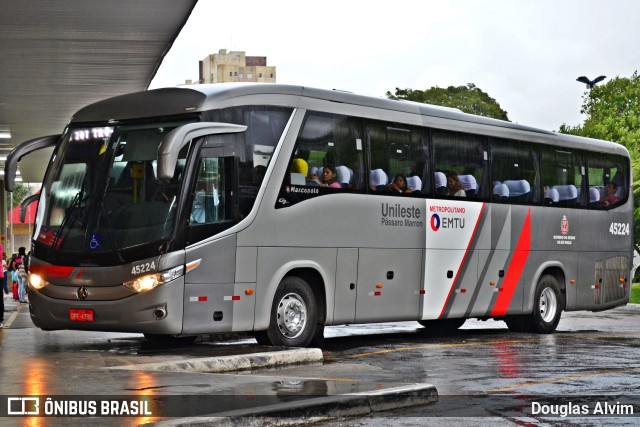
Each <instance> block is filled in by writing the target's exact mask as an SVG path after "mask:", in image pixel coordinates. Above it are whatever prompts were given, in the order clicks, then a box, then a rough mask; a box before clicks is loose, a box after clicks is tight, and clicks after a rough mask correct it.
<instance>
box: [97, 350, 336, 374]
mask: <svg viewBox="0 0 640 427" xmlns="http://www.w3.org/2000/svg"><path fill="white" fill-rule="evenodd" d="M323 360H324V358H323V356H322V350H320V349H319V348H298V349H292V350H282V351H274V352H268V353H253V354H240V355H235V356H219V357H208V358H202V359H187V360H178V361H171V362H157V363H144V364H140V365H129V366H117V367H109V368H106V369H126V370H144V371H164V372H198V373H203V372H206V373H222V372H232V371H244V370H250V369H260V368H273V367H278V366H284V365H293V364H302V363H313V362H322V361H323Z"/></svg>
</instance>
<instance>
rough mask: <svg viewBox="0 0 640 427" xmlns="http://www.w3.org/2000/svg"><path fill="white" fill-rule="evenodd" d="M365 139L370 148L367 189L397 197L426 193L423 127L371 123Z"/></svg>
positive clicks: (426, 154) (425, 142) (428, 181)
mask: <svg viewBox="0 0 640 427" xmlns="http://www.w3.org/2000/svg"><path fill="white" fill-rule="evenodd" d="M367 138H368V142H369V147H370V150H371V165H370V172H369V175H368V176H369V188H370V191H372V192H377V193H383V194H393V195H396V196H397V195H399V194H403V195H415V196H419V195H423V194H426V193H427V191H425V190H426V189H427V188H428V185H429V183H430V180H429V177H428V173H427V171H428V169H429V168H428V160H429V158H428V144H427V134H426V132H425V130H424V129H421V128H415V127H411V126H407V125H403V124H395V123H384V122H370V123H368V124H367Z"/></svg>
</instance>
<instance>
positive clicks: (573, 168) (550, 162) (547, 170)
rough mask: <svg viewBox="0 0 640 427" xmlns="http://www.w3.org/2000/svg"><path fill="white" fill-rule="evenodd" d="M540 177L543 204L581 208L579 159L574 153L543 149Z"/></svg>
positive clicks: (581, 178) (580, 166)
mask: <svg viewBox="0 0 640 427" xmlns="http://www.w3.org/2000/svg"><path fill="white" fill-rule="evenodd" d="M540 169H541V171H540V175H541V181H542V191H543V197H544V204H545V205H547V206H561V207H570V208H577V207H581V206H583V200H584V198H583V194H584V192H583V187H582V184H583V182H582V181H583V177H582V170H583V168H582V163H581V158H580V156H578V155H577V154H576V153H574V152H571V151H567V150H563V149H554V148H543V150H542V155H541V161H540Z"/></svg>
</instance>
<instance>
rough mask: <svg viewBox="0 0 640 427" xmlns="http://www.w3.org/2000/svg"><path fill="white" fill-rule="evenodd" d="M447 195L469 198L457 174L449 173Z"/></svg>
mask: <svg viewBox="0 0 640 427" xmlns="http://www.w3.org/2000/svg"><path fill="white" fill-rule="evenodd" d="M447 195H448V196H453V197H467V193H465V191H464V188H463V187H462V184H461V183H460V179H459V178H458V174H457V173H455V172H449V173H447Z"/></svg>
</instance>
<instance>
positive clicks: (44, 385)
mask: <svg viewBox="0 0 640 427" xmlns="http://www.w3.org/2000/svg"><path fill="white" fill-rule="evenodd" d="M5 301H6V300H5ZM18 308H19V307H17V306H15V305H12V304H11V303H10V304H8V305H7V306H6V307H5V310H6V313H5V324H6V326H8V327H5V329H3V330H2V331H0V351H1V354H2V357H1V359H0V378H1V381H2V382H1V384H2V387H1V389H2V393H0V394H1V395H3V396H7V395H26V394H38V395H92V394H113V395H122V394H136V395H140V394H153V393H160V394H161V393H167V394H185V395H191V394H201V393H205V394H206V393H209V394H211V393H213V394H217V395H231V396H241V397H243V398H246V397H247V396H250V395H254V396H255V395H256V394H258V395H260V394H262V393H264V394H268V393H274V390H276V391H277V393H276V394H278V393H279V395H280V396H282V395H287V394H289V395H300V394H302V395H304V394H309V395H315V396H317V395H322V394H325V393H326V394H340V393H353V392H358V391H363V390H372V389H376V388H385V387H386V388H388V387H390V386H392V385H396V384H404V383H430V384H433V385H435V386H436V388H437V390H438V394H439V396H440V400H439V402H438V403H435V404H431V405H426V406H422V407H413V408H408V409H406V410H398V411H392V412H388V413H384V414H380V413H378V414H377V415H376V416H370V417H361V418H345V419H338V420H332V421H324V422H320V423H319V424H317V425H320V426H325V425H343V426H383V425H384V426H389V425H394V426H414V425H415V426H418V425H425V424H426V423H429V424H438V425H444V424H446V425H452V426H458V425H460V426H463V425H527V424H530V425H638V424H640V399H638V396H640V351H639V347H640V334H639V333H638V328H639V327H640V323H639V320H640V309H636V308H637V307H625V308H621V309H616V310H613V311H608V312H603V313H587V312H579V313H563V318H562V321H561V322H560V325H559V327H558V331H557V332H556V333H555V334H551V335H533V334H516V333H511V332H509V331H508V330H507V329H506V326H505V325H504V323H503V322H497V321H487V322H480V321H475V320H469V321H467V323H466V324H465V325H464V326H463V328H462V329H461V330H460V331H459V333H458V334H455V335H449V336H444V337H431V336H429V335H428V334H426V333H425V332H424V330H423V329H422V328H421V327H420V326H419V325H418V324H417V323H414V322H403V323H396V324H374V325H356V326H343V327H331V328H327V331H326V333H325V336H326V337H327V339H326V346H325V348H324V350H323V354H324V359H325V362H324V363H322V364H314V365H303V366H292V367H285V368H278V369H270V370H261V371H256V372H242V373H235V374H206V373H187V374H185V373H160V372H145V371H123V370H118V369H109V370H105V368H118V367H119V366H124V365H133V364H141V363H149V362H158V361H167V360H181V359H190V358H201V357H211V356H214V355H216V356H218V355H224V354H234V353H244V352H259V351H260V352H261V351H267V350H268V348H267V347H262V346H258V345H257V344H255V341H254V340H253V339H251V338H248V337H240V338H236V339H232V340H227V341H223V342H219V341H208V342H202V343H196V344H193V345H187V346H178V347H169V348H167V347H158V346H150V345H148V344H147V343H146V342H145V341H144V339H143V338H142V336H141V335H135V334H115V333H89V332H77V331H75V332H74V331H56V332H43V331H40V330H39V329H36V328H34V327H33V325H32V324H31V322H30V319H29V316H28V310H27V308H26V306H23V307H21V308H19V310H18ZM265 390H267V391H265ZM581 399H582V400H581ZM532 401H540V402H542V404H543V405H544V404H548V405H549V406H547V408H553V406H552V405H556V407H557V408H561V406H562V405H564V407H565V409H566V407H567V405H571V404H572V402H573V404H574V405H575V404H576V403H575V402H578V403H584V404H585V405H587V407H588V408H587V409H589V411H592V410H593V406H594V405H595V404H596V403H597V402H596V401H602V402H608V403H611V404H612V405H614V407H615V403H616V402H622V404H624V403H628V402H631V403H630V404H631V405H632V406H633V408H634V409H635V411H634V416H632V417H629V416H626V417H622V416H620V417H618V416H616V417H614V418H611V417H606V418H603V417H597V416H594V415H593V414H591V413H589V414H587V415H585V416H582V417H561V416H560V415H556V416H545V415H544V414H537V415H531V414H530V410H531V403H532ZM583 401H584V402H583ZM622 404H621V405H622ZM559 405H560V406H559ZM621 405H618V406H617V407H615V408H617V409H618V410H620V409H627V407H626V406H621ZM425 417H431V418H429V419H427V418H425ZM27 421H28V422H27ZM69 421H72V420H69V419H62V418H58V419H51V418H47V419H45V418H29V419H17V418H11V419H8V418H4V419H2V418H0V425H25V424H28V425H58V424H59V425H83V423H82V422H81V421H79V422H78V423H77V424H74V423H73V422H71V423H70V422H69ZM152 421H157V419H154V418H153V417H148V418H135V419H132V418H110V419H103V420H101V422H100V423H99V424H101V425H132V424H143V423H146V422H152Z"/></svg>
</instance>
